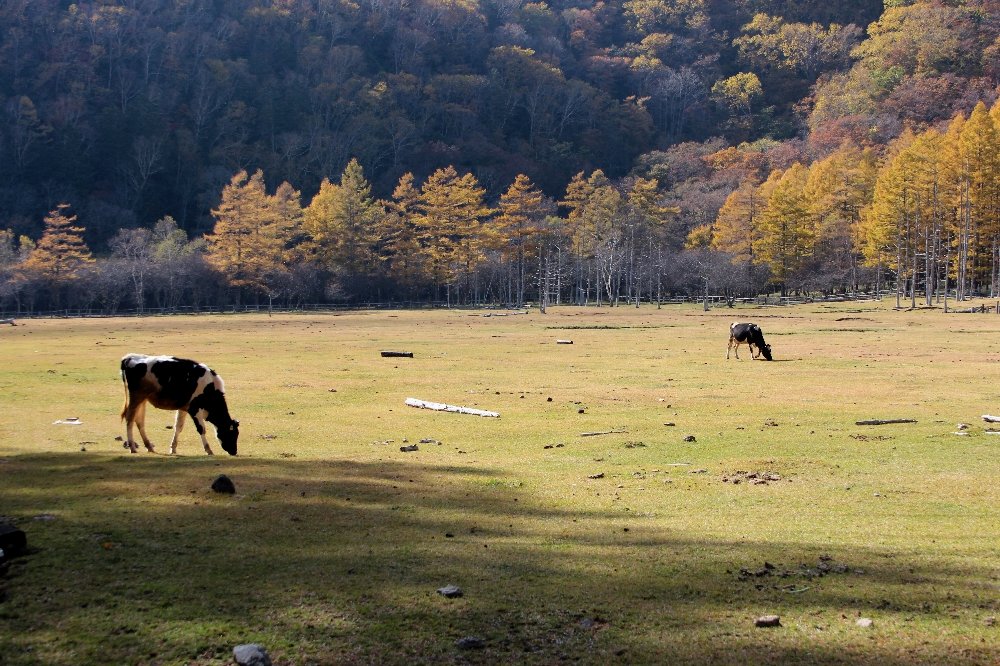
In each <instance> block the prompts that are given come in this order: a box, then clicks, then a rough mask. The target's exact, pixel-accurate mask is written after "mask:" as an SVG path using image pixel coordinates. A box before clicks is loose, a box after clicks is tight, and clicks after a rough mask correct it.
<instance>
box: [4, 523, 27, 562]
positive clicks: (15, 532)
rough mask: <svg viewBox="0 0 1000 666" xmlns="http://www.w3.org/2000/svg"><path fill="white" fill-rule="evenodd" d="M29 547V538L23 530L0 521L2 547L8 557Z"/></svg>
mask: <svg viewBox="0 0 1000 666" xmlns="http://www.w3.org/2000/svg"><path fill="white" fill-rule="evenodd" d="M27 547H28V538H27V537H26V536H25V535H24V532H23V531H21V530H19V529H18V528H16V527H14V526H13V525H9V524H3V523H0V548H2V549H3V551H4V553H6V556H7V557H13V556H14V555H16V554H18V553H20V552H22V551H24V550H25V549H26V548H27ZM0 559H2V558H0Z"/></svg>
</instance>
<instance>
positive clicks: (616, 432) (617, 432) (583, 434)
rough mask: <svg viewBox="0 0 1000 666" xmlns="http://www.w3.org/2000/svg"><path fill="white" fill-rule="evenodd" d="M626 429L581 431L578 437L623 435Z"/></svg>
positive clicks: (626, 431)
mask: <svg viewBox="0 0 1000 666" xmlns="http://www.w3.org/2000/svg"><path fill="white" fill-rule="evenodd" d="M627 433H628V430H600V431H598V432H581V433H580V437H597V436H598V435H624V434H627Z"/></svg>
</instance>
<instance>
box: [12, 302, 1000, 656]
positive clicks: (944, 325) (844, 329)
mask: <svg viewBox="0 0 1000 666" xmlns="http://www.w3.org/2000/svg"><path fill="white" fill-rule="evenodd" d="M498 315H504V316H498ZM737 319H738V320H741V321H755V322H757V323H758V324H760V325H761V327H762V328H763V330H764V334H765V337H766V339H767V341H768V342H769V343H770V344H771V346H772V348H773V353H774V358H775V361H774V362H770V363H768V362H765V361H751V360H750V359H749V353H748V352H747V350H746V347H743V348H742V350H741V351H740V356H741V359H742V360H736V359H735V358H731V359H729V360H727V359H726V343H727V340H728V328H729V323H730V322H731V321H733V320H737ZM18 324H19V325H18V326H16V327H9V326H5V327H2V328H0V368H2V370H0V516H3V517H4V518H3V519H4V520H8V521H12V522H14V523H15V524H16V525H18V526H19V527H20V528H22V529H23V530H24V531H25V532H26V533H27V537H28V543H29V552H28V553H27V554H26V555H24V556H22V557H18V558H16V559H14V560H13V561H11V563H10V565H9V570H8V571H7V573H6V575H0V662H2V663H4V664H9V665H11V666H14V665H27V664H57V665H60V664H67V665H68V664H74V665H76V664H206V665H207V664H229V663H232V648H233V646H234V645H237V644H240V643H248V642H257V643H260V644H262V645H264V646H265V647H266V648H267V649H268V651H269V653H270V654H271V657H272V659H273V660H274V662H275V663H276V664H355V663H357V664H423V663H434V664H447V663H487V664H495V663H505V664H552V663H562V662H575V663H585V664H607V663H640V664H641V663H649V664H705V663H712V664H878V665H879V666H897V665H899V666H902V665H904V664H906V665H909V664H942V663H948V664H996V663H998V661H1000V626H998V625H997V621H996V619H995V618H996V616H997V615H1000V490H998V483H997V479H998V478H1000V455H998V454H1000V435H994V436H991V435H989V434H987V430H988V429H989V424H986V423H984V422H983V420H982V419H981V416H982V415H983V414H1000V389H998V388H997V386H998V384H997V381H996V377H997V374H998V369H1000V336H998V333H1000V316H996V315H992V314H956V313H952V314H944V313H942V312H941V311H940V310H936V309H918V310H914V311H896V310H894V309H892V308H891V307H890V304H889V303H876V302H870V303H842V304H811V305H800V306H793V307H784V308H749V307H747V308H737V309H735V310H734V309H727V308H717V309H713V310H710V311H708V312H705V311H703V310H702V309H701V308H700V306H691V305H671V306H665V307H663V308H662V309H657V308H655V307H652V306H643V307H642V308H638V309H637V308H634V307H621V308H601V309H597V308H573V307H558V308H550V309H549V312H548V314H544V315H543V314H540V313H538V312H537V311H530V312H529V313H527V314H513V313H506V312H499V311H493V312H489V311H472V310H447V311H399V312H369V311H359V312H343V313H336V314H333V313H331V314H319V313H312V314H280V315H279V314H275V315H274V316H271V317H269V316H266V315H211V316H209V315H204V316H177V317H148V318H115V319H73V320H21V321H19V322H18ZM557 340H572V343H573V344H556V341H557ZM380 350H405V351H412V352H413V354H414V356H413V358H382V357H381V356H380V355H379V351H380ZM127 352H146V353H170V354H175V355H178V356H186V357H190V358H195V359H198V360H200V361H202V362H205V363H207V364H208V365H210V366H211V367H213V368H214V369H215V370H217V371H218V372H219V374H220V375H221V376H222V377H223V378H224V379H225V382H226V389H227V396H228V401H229V406H230V410H231V412H232V414H233V415H234V417H235V418H237V419H239V420H240V422H241V438H240V443H239V455H238V456H237V457H230V456H227V455H225V454H224V453H223V452H222V451H221V449H220V447H219V446H218V443H217V442H215V440H214V432H213V433H212V435H213V436H212V437H210V441H212V442H213V444H214V446H213V448H214V449H215V452H216V455H215V456H214V457H209V456H206V455H205V454H204V452H203V451H202V447H201V443H200V441H199V439H198V436H197V434H196V432H195V431H194V428H193V427H192V426H191V425H190V424H189V425H188V426H187V428H186V429H185V431H184V434H183V435H182V438H181V442H180V446H179V451H178V454H177V455H175V456H169V455H163V454H160V453H158V454H150V453H147V452H145V451H144V450H140V453H138V454H135V455H132V454H129V453H128V451H127V450H124V449H123V448H122V443H121V441H119V440H116V437H121V436H122V435H123V434H124V428H123V426H122V424H121V422H120V418H119V413H120V410H121V405H122V402H123V399H124V390H123V387H122V382H121V378H120V376H119V372H118V363H119V360H120V358H121V356H122V355H123V354H125V353H127ZM407 397H415V398H420V399H424V400H432V401H438V402H446V403H449V404H452V405H461V406H467V407H475V408H479V409H486V410H492V411H497V412H499V413H500V418H496V419H495V418H481V417H477V416H470V415H461V414H449V413H439V412H432V411H427V410H421V409H414V408H411V407H407V406H405V405H404V400H405V399H406V398H407ZM69 417H75V418H78V419H79V425H65V424H57V423H55V422H56V421H59V420H65V419H67V418H69ZM864 419H913V420H915V423H900V424H889V425H881V426H859V425H856V424H855V423H856V421H859V420H864ZM147 422H148V431H149V434H150V436H151V438H152V439H153V441H154V443H155V444H156V445H157V448H158V451H160V452H166V451H167V450H168V444H169V440H170V437H171V432H170V430H169V429H168V427H169V426H170V425H171V424H172V423H173V416H172V414H170V413H168V412H164V411H158V410H153V409H150V410H149V414H148V418H147ZM959 424H968V428H967V429H964V430H962V429H960V428H959ZM997 427H998V428H1000V426H997ZM585 433H586V435H585ZM592 433H603V434H592ZM956 433H963V434H956ZM413 444H416V445H417V450H416V451H401V450H400V449H401V447H406V446H410V445H413ZM219 474H226V475H228V476H229V477H230V478H231V479H232V480H233V481H234V483H235V485H236V490H237V492H236V494H235V495H220V494H217V493H214V492H213V491H212V490H211V489H210V485H211V483H212V481H213V479H214V478H215V477H216V476H217V475H219ZM449 584H452V585H457V586H459V587H460V588H461V589H462V591H463V595H462V596H461V597H458V598H451V599H449V598H445V597H443V596H442V595H440V594H438V593H437V592H436V590H438V589H439V588H441V587H443V586H446V585H449ZM765 614H775V615H779V616H780V618H781V619H780V623H781V626H779V627H773V628H759V627H756V626H755V624H754V620H755V618H757V617H759V616H761V615H765ZM860 619H865V620H871V622H870V623H868V622H863V623H861V624H859V622H858V621H859V620H860ZM862 625H870V626H862ZM467 637H476V638H479V639H481V647H478V648H462V647H459V646H458V645H457V644H456V642H457V641H459V640H460V639H463V638H467Z"/></svg>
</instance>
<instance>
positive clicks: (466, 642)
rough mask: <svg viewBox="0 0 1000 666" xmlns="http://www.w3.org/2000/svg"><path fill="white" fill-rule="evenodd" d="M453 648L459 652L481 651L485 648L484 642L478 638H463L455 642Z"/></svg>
mask: <svg viewBox="0 0 1000 666" xmlns="http://www.w3.org/2000/svg"><path fill="white" fill-rule="evenodd" d="M455 647H457V648H458V649H459V650H482V649H483V648H484V647H486V641H484V640H483V639H482V638H480V637H479V636H463V637H462V638H459V639H458V640H457V641H455Z"/></svg>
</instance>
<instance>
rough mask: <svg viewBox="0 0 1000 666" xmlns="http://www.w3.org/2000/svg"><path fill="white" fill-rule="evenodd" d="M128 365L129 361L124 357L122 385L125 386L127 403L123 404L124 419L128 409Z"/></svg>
mask: <svg viewBox="0 0 1000 666" xmlns="http://www.w3.org/2000/svg"><path fill="white" fill-rule="evenodd" d="M126 367H128V361H127V360H126V359H124V358H123V359H122V386H124V387H125V404H124V405H122V420H123V421H124V420H125V412H127V411H128V398H129V395H128V379H127V378H126V377H125V368H126Z"/></svg>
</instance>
